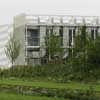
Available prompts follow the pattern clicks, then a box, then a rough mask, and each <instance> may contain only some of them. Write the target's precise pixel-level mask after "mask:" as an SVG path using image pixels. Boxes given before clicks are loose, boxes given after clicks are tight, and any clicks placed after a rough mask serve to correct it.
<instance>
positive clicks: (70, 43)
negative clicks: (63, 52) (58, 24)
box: [69, 29, 72, 46]
mask: <svg viewBox="0 0 100 100" xmlns="http://www.w3.org/2000/svg"><path fill="white" fill-rule="evenodd" d="M71 45H72V29H69V46H71Z"/></svg>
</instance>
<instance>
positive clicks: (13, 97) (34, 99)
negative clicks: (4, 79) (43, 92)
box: [0, 92, 65, 100]
mask: <svg viewBox="0 0 100 100" xmlns="http://www.w3.org/2000/svg"><path fill="white" fill-rule="evenodd" d="M0 100H65V99H63V98H52V97H45V96H41V97H40V96H25V95H19V94H11V93H1V92H0Z"/></svg>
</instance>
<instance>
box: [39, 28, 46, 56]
mask: <svg viewBox="0 0 100 100" xmlns="http://www.w3.org/2000/svg"><path fill="white" fill-rule="evenodd" d="M45 36H46V26H40V56H41V57H43V56H44V55H45V53H46V50H45Z"/></svg>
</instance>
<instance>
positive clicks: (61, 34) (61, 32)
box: [59, 27, 63, 46]
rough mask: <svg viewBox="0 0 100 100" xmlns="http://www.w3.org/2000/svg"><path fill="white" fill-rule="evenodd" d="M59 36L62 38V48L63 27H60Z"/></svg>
mask: <svg viewBox="0 0 100 100" xmlns="http://www.w3.org/2000/svg"><path fill="white" fill-rule="evenodd" d="M59 35H60V38H61V46H63V27H60V30H59Z"/></svg>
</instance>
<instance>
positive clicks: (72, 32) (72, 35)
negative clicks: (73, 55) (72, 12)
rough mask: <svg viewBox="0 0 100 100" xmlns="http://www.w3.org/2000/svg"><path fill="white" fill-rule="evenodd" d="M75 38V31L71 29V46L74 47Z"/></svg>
mask: <svg viewBox="0 0 100 100" xmlns="http://www.w3.org/2000/svg"><path fill="white" fill-rule="evenodd" d="M74 38H75V29H69V46H73V44H74Z"/></svg>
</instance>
